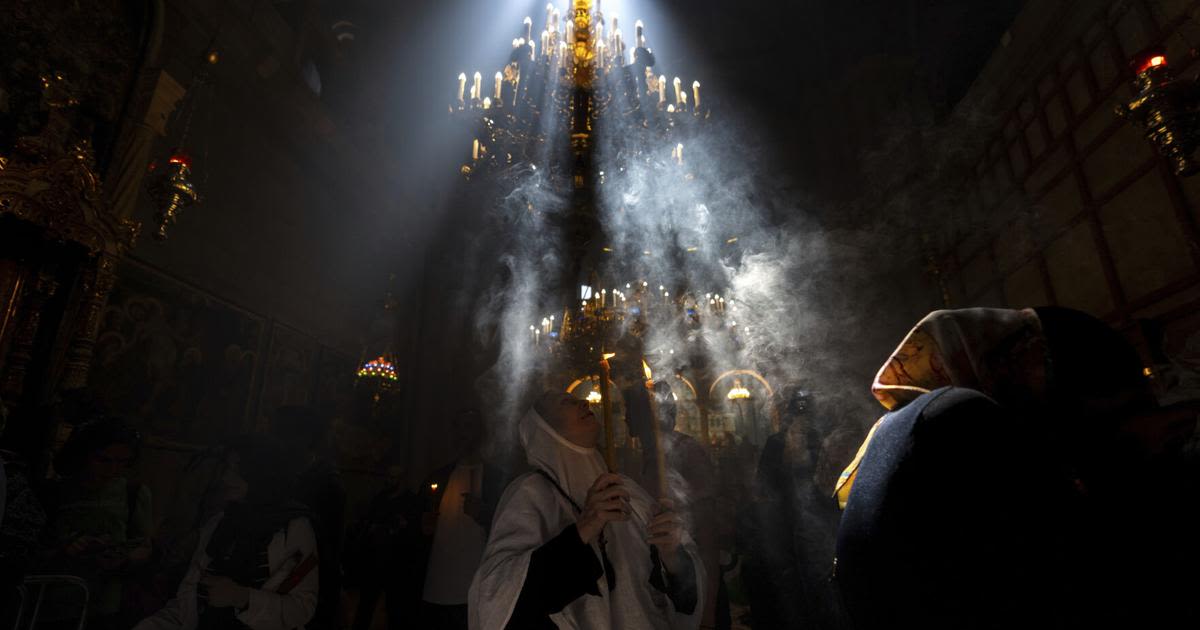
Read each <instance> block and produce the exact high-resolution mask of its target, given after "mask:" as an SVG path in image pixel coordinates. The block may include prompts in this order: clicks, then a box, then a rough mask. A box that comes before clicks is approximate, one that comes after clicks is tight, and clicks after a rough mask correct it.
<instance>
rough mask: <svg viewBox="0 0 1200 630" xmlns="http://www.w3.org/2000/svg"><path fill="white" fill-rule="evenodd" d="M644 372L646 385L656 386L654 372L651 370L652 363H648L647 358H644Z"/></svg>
mask: <svg viewBox="0 0 1200 630" xmlns="http://www.w3.org/2000/svg"><path fill="white" fill-rule="evenodd" d="M642 373H643V374H645V375H646V385H647V386H648V387H654V372H653V371H651V370H650V364H649V363H646V360H645V359H642Z"/></svg>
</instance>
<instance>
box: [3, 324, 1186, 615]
mask: <svg viewBox="0 0 1200 630" xmlns="http://www.w3.org/2000/svg"><path fill="white" fill-rule="evenodd" d="M880 354H881V355H882V354H883V353H882V352H881V353H880ZM1151 376H1152V374H1151V373H1150V372H1149V371H1148V370H1146V369H1145V368H1144V367H1143V363H1142V361H1141V359H1140V357H1139V355H1138V353H1137V352H1136V351H1135V350H1134V348H1133V347H1132V346H1131V345H1130V344H1129V343H1128V342H1127V341H1126V340H1125V338H1124V337H1123V336H1122V335H1121V334H1119V333H1118V332H1116V331H1114V330H1113V329H1111V328H1110V327H1108V326H1107V325H1105V324H1104V323H1102V322H1101V321H1099V320H1097V319H1095V318H1093V317H1091V316H1088V315H1085V314H1083V313H1080V312H1078V311H1073V310H1069V309H1063V308H1039V309H1025V310H1008V309H983V308H974V309H962V310H947V311H936V312H934V313H931V314H930V315H928V316H927V317H925V318H924V319H922V320H921V321H920V322H918V323H917V324H916V326H915V327H913V328H912V330H911V331H910V332H909V333H908V335H907V336H906V337H905V338H904V339H903V340H902V342H901V343H900V345H899V346H898V347H897V348H896V349H895V350H894V352H892V354H891V355H890V356H889V357H888V358H887V360H886V361H885V362H884V364H883V366H882V367H881V368H880V369H879V371H878V373H877V375H876V377H875V380H874V382H873V383H872V385H871V388H870V391H871V393H872V394H873V395H874V397H875V398H876V399H877V400H878V401H879V403H881V404H882V406H883V408H884V409H883V411H884V413H883V415H882V417H881V418H879V420H878V421H877V422H875V424H874V426H872V427H871V428H870V431H869V432H868V433H866V434H865V437H864V435H863V434H862V433H859V434H855V433H854V432H853V431H850V432H844V431H839V430H837V428H836V427H833V426H831V424H837V422H838V421H837V420H836V419H830V418H828V415H829V414H827V413H826V414H823V413H822V407H821V406H820V405H818V402H819V401H818V400H817V398H816V397H815V396H814V395H812V394H810V393H809V392H808V391H806V390H805V389H804V388H802V387H800V386H789V387H784V388H781V394H780V395H779V396H778V397H777V399H776V401H775V404H776V405H777V411H778V414H779V415H778V423H777V426H778V428H779V431H778V433H776V434H774V435H772V436H770V438H768V439H767V440H766V442H765V444H763V445H762V447H761V449H755V448H754V447H753V446H752V445H748V444H746V445H743V446H745V448H739V447H737V445H734V447H733V448H732V449H730V450H729V453H731V454H729V455H727V456H723V459H722V458H714V456H713V454H712V451H710V450H709V449H706V448H705V447H703V446H701V445H700V444H699V442H697V441H696V440H695V439H694V438H692V437H690V436H689V435H687V434H686V433H683V432H681V431H678V430H676V428H675V418H676V414H677V409H676V402H675V397H674V396H672V395H671V392H670V390H669V388H668V387H666V386H665V385H662V384H659V385H658V386H656V387H655V389H654V390H653V392H652V393H648V394H647V398H649V397H650V396H653V398H654V402H655V403H656V404H655V405H654V406H653V408H655V409H656V413H651V414H649V416H645V415H644V414H643V416H641V420H638V419H637V417H636V416H637V414H634V413H631V412H629V411H627V414H628V415H627V417H626V421H627V422H628V429H629V432H630V434H631V435H633V436H634V437H637V438H639V439H640V440H641V441H642V442H643V443H649V442H650V438H651V431H652V430H653V426H652V425H650V424H649V423H650V422H657V423H658V429H659V431H658V432H659V436H658V437H657V438H656V440H655V441H656V442H657V443H659V444H661V447H662V453H663V454H664V464H665V465H663V466H659V465H658V462H657V460H656V453H655V452H654V451H652V449H645V450H643V451H642V457H641V459H640V461H637V460H634V461H626V462H625V465H624V466H622V469H621V470H620V472H616V471H613V470H610V468H609V464H607V463H606V459H605V457H604V452H603V450H602V449H600V448H599V444H600V443H601V442H602V433H603V430H604V427H603V426H602V423H601V421H600V419H599V418H598V417H597V414H595V413H594V412H593V410H592V408H591V406H590V405H589V403H588V402H587V401H586V400H583V399H580V398H578V397H575V396H572V395H570V394H567V393H562V392H554V391H548V392H544V393H541V394H535V395H533V396H531V398H530V401H529V404H528V408H527V411H526V412H525V414H524V415H523V416H522V417H521V418H520V420H519V426H518V433H519V442H520V446H521V459H523V463H522V464H521V465H520V466H514V465H512V464H511V463H505V462H497V461H489V457H488V456H487V455H485V453H488V452H489V451H488V449H487V448H486V446H487V440H486V437H485V433H486V432H485V421H484V418H483V415H482V414H481V413H480V412H479V411H478V410H474V409H469V410H465V411H462V412H460V413H457V414H456V415H455V416H454V417H453V418H452V419H451V423H450V424H451V428H452V435H453V440H452V442H453V444H454V445H455V446H456V448H457V449H458V452H457V455H456V456H455V457H454V459H453V461H451V462H449V463H448V464H447V465H445V466H443V467H440V468H438V469H436V470H434V471H433V472H432V473H430V474H429V475H428V476H427V477H426V478H425V480H424V482H423V483H422V484H421V485H420V486H418V487H415V488H414V487H411V486H410V485H407V484H406V479H408V478H409V477H411V476H410V475H406V474H405V473H406V472H407V471H406V470H405V469H404V468H403V467H402V466H399V465H395V466H392V467H391V468H389V469H388V471H387V478H386V480H385V483H384V488H383V489H382V490H381V491H379V492H378V493H377V494H376V495H375V496H374V497H373V498H372V499H371V500H370V502H369V505H368V506H367V508H366V509H365V511H363V513H361V514H355V515H348V514H346V492H345V489H344V486H343V482H342V480H341V479H340V477H339V473H338V471H337V468H336V466H335V465H334V463H333V462H332V461H331V459H329V458H328V457H326V456H324V455H323V453H326V452H327V449H326V448H325V447H326V446H327V445H328V443H329V437H328V424H329V420H328V418H326V417H324V416H322V415H321V414H319V413H317V412H316V411H314V410H313V409H310V408H307V407H285V408H283V409H280V410H279V411H278V413H277V414H276V415H275V417H274V418H273V420H272V422H271V428H270V430H269V431H268V432H267V433H263V434H253V435H245V436H242V437H238V438H234V439H230V440H227V441H226V442H224V443H222V444H220V445H218V446H214V447H212V448H209V449H207V450H204V451H203V452H200V453H198V454H195V455H193V456H191V458H190V461H189V462H188V463H187V465H186V468H185V470H184V472H183V473H182V474H181V475H180V477H179V479H180V481H179V483H178V484H177V485H176V487H175V488H174V493H173V495H172V496H168V497H163V498H162V499H161V500H163V501H166V502H167V505H169V508H168V509H166V510H165V512H164V513H165V517H164V518H163V520H162V522H160V523H157V524H156V523H154V522H153V517H152V514H153V513H154V512H153V510H152V501H154V500H156V499H158V498H157V497H152V496H151V493H150V491H149V489H148V488H147V486H146V485H144V484H142V483H139V482H138V481H135V480H134V475H132V474H130V473H128V472H127V471H129V470H132V468H131V465H133V464H134V463H135V462H136V461H137V459H138V456H139V451H140V449H141V447H142V443H141V441H142V439H141V436H140V435H139V434H138V432H137V431H135V430H134V429H132V428H131V427H130V425H129V424H128V423H127V422H125V421H123V420H122V419H120V418H117V417H113V416H111V415H106V414H98V415H95V416H93V417H87V418H83V419H77V420H76V421H75V422H74V423H73V424H74V429H73V431H72V432H71V434H70V436H69V438H68V439H66V441H65V443H63V444H62V446H61V447H60V448H59V449H58V451H57V453H55V454H54V456H53V466H52V467H51V469H52V474H50V475H45V476H44V477H46V478H34V477H41V476H37V475H33V474H32V472H31V471H33V470H35V469H36V466H34V465H32V463H31V462H30V461H29V456H30V455H29V454H28V453H22V452H21V451H20V450H3V451H0V457H3V460H4V466H3V472H4V475H3V477H0V514H2V520H0V580H2V583H0V588H2V589H3V591H0V624H3V625H4V627H17V628H21V627H26V626H22V625H21V624H22V623H23V622H26V621H28V615H29V614H30V611H29V609H28V608H29V607H28V606H25V607H24V608H22V607H21V606H20V602H21V601H22V600H21V596H20V594H19V593H20V588H21V587H22V584H25V585H27V586H26V587H25V590H26V591H28V584H31V583H36V580H35V581H34V582H30V581H29V580H30V577H31V576H32V577H34V578H36V577H37V576H54V577H56V578H62V577H63V576H73V577H74V578H75V579H76V581H77V582H82V583H83V584H86V592H87V593H88V598H87V600H86V602H81V601H80V599H79V596H78V592H77V591H78V590H79V589H75V590H72V589H69V588H57V589H56V588H48V589H47V590H46V591H45V593H44V596H43V600H44V601H42V602H41V603H40V604H39V605H38V606H37V608H38V612H37V615H38V619H37V626H36V627H38V628H51V629H54V628H78V627H81V626H80V625H79V621H80V619H81V618H83V619H84V620H85V621H86V627H88V628H97V629H100V630H105V629H122V630H124V629H128V628H135V629H136V630H168V629H172V630H173V629H188V630H190V629H202V630H215V629H232V628H239V629H244V628H252V629H255V630H291V629H295V628H310V629H316V630H334V629H337V630H341V629H353V630H369V629H371V628H389V629H396V628H405V629H430V630H440V629H443V628H445V629H467V628H469V629H470V630H504V629H508V628H512V629H525V628H534V629H537V628H578V629H607V628H614V629H643V628H645V629H663V630H665V629H681V628H755V629H759V630H769V629H776V628H778V629H792V628H796V629H809V628H817V629H825V628H828V629H834V630H841V629H851V628H861V629H867V630H873V629H875V628H908V627H921V628H947V629H949V628H956V629H957V628H1018V627H1020V628H1024V627H1053V628H1094V627H1196V624H1197V623H1200V599H1198V598H1196V597H1195V595H1194V592H1195V588H1196V586H1198V585H1200V580H1197V578H1196V577H1195V576H1196V575H1197V568H1198V567H1200V539H1198V537H1197V535H1196V532H1197V531H1200V529H1197V527H1198V526H1200V518H1198V516H1200V494H1197V490H1198V488H1197V482H1198V481H1200V476H1198V475H1197V469H1196V466H1197V459H1198V458H1197V456H1196V448H1195V446H1196V445H1195V434H1196V425H1197V418H1198V413H1200V406H1198V405H1197V404H1195V403H1192V402H1176V403H1174V404H1171V405H1160V404H1158V402H1157V400H1156V395H1155V394H1156V388H1155V386H1154V383H1153V382H1152V378H1151ZM822 399H824V397H823V398H822ZM632 407H634V405H627V408H632ZM823 416H824V417H823ZM844 424H846V425H848V426H855V424H856V423H849V422H846V423H844ZM867 424H868V423H861V425H862V426H866V425H867ZM4 435H5V437H6V440H7V441H6V442H5V444H6V446H13V445H14V444H16V442H14V441H13V439H12V438H11V436H13V435H17V436H18V438H19V437H20V435H21V431H20V430H15V431H8V432H5V433H4ZM847 436H849V437H847ZM17 441H18V442H19V441H20V440H19V439H18V440H17ZM860 444H861V445H860ZM856 446H857V447H858V448H857V452H855V447H856ZM718 460H720V461H718ZM830 470H833V473H832V474H830V472H829V471H830ZM660 471H663V472H662V474H665V477H666V478H665V479H660ZM839 471H840V472H841V474H840V476H838V475H837V472H839ZM346 523H349V526H348V527H347V526H345V524H346ZM47 579H48V580H49V581H50V582H51V586H52V587H53V586H55V583H54V581H53V580H52V579H49V578H47ZM58 586H62V585H61V584H60V585H58ZM25 599H26V600H27V599H28V592H26V593H25ZM14 624H16V625H15V626H14Z"/></svg>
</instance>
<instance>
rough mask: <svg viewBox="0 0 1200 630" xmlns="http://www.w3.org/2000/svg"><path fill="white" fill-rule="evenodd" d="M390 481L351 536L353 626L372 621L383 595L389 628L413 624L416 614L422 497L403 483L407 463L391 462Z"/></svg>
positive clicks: (349, 565)
mask: <svg viewBox="0 0 1200 630" xmlns="http://www.w3.org/2000/svg"><path fill="white" fill-rule="evenodd" d="M386 483H387V485H386V486H385V487H384V489H383V490H381V491H380V492H379V493H378V494H376V495H375V497H374V498H373V499H371V505H370V506H369V507H368V509H367V514H366V515H365V516H364V518H363V519H362V520H361V521H359V522H358V523H357V524H356V526H355V528H354V530H355V531H354V534H353V535H350V536H348V540H347V546H348V548H347V552H346V582H347V586H349V587H351V588H354V587H357V588H358V591H359V600H358V606H357V611H356V612H355V614H354V627H353V628H354V630H367V628H370V627H371V620H372V617H373V616H374V613H375V607H376V604H377V603H378V601H379V597H380V596H381V595H382V596H383V598H384V604H385V606H386V610H387V627H388V628H389V629H392V630H395V629H397V628H404V627H409V626H413V623H414V621H415V617H416V616H417V610H418V602H419V599H418V598H417V597H416V592H417V589H418V588H419V587H420V585H421V580H422V578H424V575H423V574H421V575H418V572H417V567H418V565H419V564H420V563H419V562H418V558H417V554H418V552H419V549H420V544H419V538H420V535H421V532H420V522H419V521H420V515H421V507H422V506H421V501H422V498H421V497H420V496H419V494H418V493H416V492H413V491H412V490H411V489H409V488H408V487H406V486H405V483H404V467H403V466H400V465H398V464H397V465H393V466H390V467H389V468H388V477H387V482H386ZM351 568H353V571H351Z"/></svg>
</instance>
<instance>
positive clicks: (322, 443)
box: [270, 406, 346, 630]
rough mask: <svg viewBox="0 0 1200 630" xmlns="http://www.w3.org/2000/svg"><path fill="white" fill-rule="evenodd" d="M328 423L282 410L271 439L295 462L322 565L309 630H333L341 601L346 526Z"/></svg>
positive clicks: (311, 411) (316, 414) (296, 409)
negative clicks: (319, 589) (294, 459)
mask: <svg viewBox="0 0 1200 630" xmlns="http://www.w3.org/2000/svg"><path fill="white" fill-rule="evenodd" d="M330 425H331V422H330V418H329V416H328V414H326V413H322V412H321V411H318V410H317V409H315V408H313V407H308V406H284V407H280V408H279V410H278V411H276V412H275V417H274V418H273V419H272V420H271V427H270V433H271V435H272V436H273V437H274V438H275V440H277V441H278V442H279V443H280V444H281V445H282V446H283V447H284V449H286V452H288V453H290V454H291V456H292V457H293V458H296V460H297V461H296V467H295V469H296V470H298V471H299V476H298V479H297V483H296V486H295V493H296V494H295V497H294V498H295V499H296V500H298V501H299V502H301V503H303V504H304V505H306V506H308V509H309V511H310V512H311V514H310V518H311V519H312V525H313V528H314V529H315V531H316V535H317V548H318V549H319V550H320V554H319V556H320V559H321V594H320V598H319V604H318V605H317V612H316V614H315V615H314V616H313V618H312V622H311V623H309V629H310V630H334V629H335V628H337V627H338V623H339V621H338V620H339V619H340V616H339V614H338V608H339V606H340V604H341V596H342V540H343V537H344V533H345V529H346V524H345V518H346V488H345V486H344V485H343V484H342V478H341V475H340V474H339V473H338V469H337V463H336V462H335V461H333V459H332V458H331V457H330V456H329V455H328V454H329V453H330V452H331V450H332V443H331V441H330V430H329V429H330Z"/></svg>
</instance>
